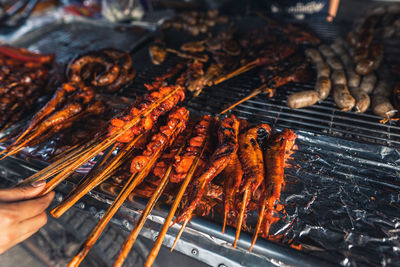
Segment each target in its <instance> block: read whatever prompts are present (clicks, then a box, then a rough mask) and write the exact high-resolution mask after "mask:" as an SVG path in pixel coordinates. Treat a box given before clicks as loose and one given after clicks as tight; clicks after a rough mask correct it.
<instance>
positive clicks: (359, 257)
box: [0, 21, 400, 266]
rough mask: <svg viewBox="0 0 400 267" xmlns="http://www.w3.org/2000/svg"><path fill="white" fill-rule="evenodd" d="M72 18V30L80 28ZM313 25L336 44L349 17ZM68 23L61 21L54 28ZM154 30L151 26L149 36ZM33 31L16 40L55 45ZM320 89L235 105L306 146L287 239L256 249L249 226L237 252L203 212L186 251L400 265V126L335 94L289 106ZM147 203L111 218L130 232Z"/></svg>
mask: <svg viewBox="0 0 400 267" xmlns="http://www.w3.org/2000/svg"><path fill="white" fill-rule="evenodd" d="M79 23H80V22H79ZM71 25H72V24H71ZM71 25H70V26H69V27H73V26H71ZM309 25H310V27H311V28H313V29H314V30H315V31H316V32H317V33H318V34H319V35H320V36H321V37H322V38H323V40H325V41H327V42H330V41H332V40H333V39H334V38H335V37H336V36H338V35H341V34H342V33H343V32H342V30H343V29H344V27H343V25H340V24H326V23H320V22H316V21H314V22H313V21H311V22H310V24H309ZM62 29H63V27H61V26H60V28H56V30H55V32H57V31H60V30H62ZM78 32H79V31H78ZM36 34H37V33H36ZM153 34H154V33H149V34H148V35H146V38H147V37H149V36H152V35H153ZM31 36H35V38H24V39H21V40H20V41H16V44H19V45H24V46H26V47H28V48H30V47H33V48H35V49H37V50H42V48H44V47H47V45H48V44H47V45H43V47H42V46H41V45H40V43H42V44H45V43H46V39H44V40H43V39H41V40H42V41H41V42H34V41H32V40H39V39H40V38H39V39H38V37H37V36H36V35H31ZM38 36H39V35H38ZM53 36H57V35H53ZM62 38H65V37H62V36H61V35H60V36H59V39H60V40H61V39H62ZM143 38H144V37H143ZM146 38H144V39H140V40H136V41H135V42H134V43H130V44H129V46H128V47H126V48H129V49H134V50H135V52H134V53H133V57H134V60H135V62H143V61H144V62H149V60H148V56H147V47H146V46H144V47H142V48H141V49H139V46H138V44H139V43H141V42H142V41H143V40H145V39H146ZM59 39H57V38H53V40H52V42H54V43H57V42H59V41H60V40H59ZM30 41H32V42H31V43H30ZM48 42H50V40H48ZM96 48H97V47H96ZM74 49H76V47H74V48H73V49H72V50H73V51H74V52H76V50H74ZM68 51H70V50H68ZM43 52H47V51H43ZM176 62H177V61H176V59H174V58H171V59H169V61H168V62H167V64H164V65H163V66H162V67H154V66H151V65H150V64H147V63H146V64H140V65H139V66H137V69H138V70H139V71H140V73H139V75H138V77H137V79H136V80H135V83H134V84H133V85H131V86H130V87H128V88H126V89H125V90H124V91H123V93H122V94H123V95H125V96H130V97H134V96H136V95H138V94H139V95H140V94H142V93H143V92H144V91H145V88H144V86H143V83H144V82H147V81H149V79H151V78H152V77H154V76H156V75H158V74H161V73H163V72H164V71H165V70H166V69H167V68H168V66H172V65H174V64H176ZM256 77H257V75H256V73H255V72H249V73H246V74H244V75H242V76H240V77H237V78H234V79H232V80H230V81H227V82H225V83H222V84H220V85H218V86H213V87H211V88H207V89H205V90H204V92H203V93H202V94H201V95H200V96H199V97H198V98H189V99H187V100H186V103H185V104H186V106H188V108H189V109H190V110H191V111H193V112H194V113H212V114H217V113H218V112H220V111H222V110H223V108H224V107H226V106H227V105H228V104H230V103H232V102H234V101H236V100H238V99H239V98H241V97H244V96H246V95H247V94H249V93H250V92H251V91H252V90H253V89H255V88H256V87H258V86H259V81H258V79H257V78H256ZM311 88H313V83H309V84H288V85H286V86H284V87H282V88H280V89H279V90H278V91H277V95H276V96H275V97H273V98H267V97H266V96H264V95H258V96H256V97H255V98H253V99H251V100H249V101H247V102H245V103H243V104H241V105H239V106H238V107H236V108H235V110H234V113H235V114H237V115H238V116H239V117H242V118H246V119H248V120H249V121H251V122H257V123H260V122H266V123H269V124H270V125H271V127H274V128H276V129H283V128H290V129H293V130H295V132H296V133H297V134H298V139H297V145H298V147H297V149H296V153H294V154H293V158H292V159H290V160H289V162H288V165H289V166H290V167H288V168H287V170H286V173H287V177H286V186H285V187H284V190H283V192H282V196H281V199H280V202H281V203H282V204H284V205H285V207H286V209H287V210H286V211H287V218H286V219H285V220H283V221H282V222H278V223H277V224H275V225H273V226H272V228H271V231H272V232H273V233H276V234H277V235H280V234H285V236H284V238H282V239H281V240H280V241H279V242H273V241H267V240H262V239H261V238H260V239H259V241H258V242H257V244H256V246H255V247H254V249H253V253H249V252H248V251H247V249H248V247H249V245H250V240H251V236H250V235H249V234H246V233H242V235H241V238H240V240H239V242H238V248H237V249H236V250H234V249H233V248H232V247H231V245H230V244H231V243H232V242H233V240H234V229H228V230H227V233H226V234H225V235H222V233H221V225H220V224H218V223H215V222H212V221H208V220H204V219H201V218H194V219H193V220H192V221H191V222H190V223H189V224H188V227H187V228H186V229H187V230H186V231H185V232H184V234H183V235H182V238H181V240H180V241H179V242H178V244H177V246H176V248H175V249H176V250H177V251H179V252H182V253H184V254H186V255H189V256H191V257H194V258H196V259H198V260H200V261H203V262H205V263H207V264H210V265H212V266H236V265H251V266H252V265H273V264H288V265H294V266H306V265H307V266H321V265H337V264H342V265H349V264H354V265H355V264H372V265H380V264H383V263H389V264H394V265H395V264H400V262H399V257H398V254H397V252H396V251H395V249H393V248H396V247H398V238H399V235H398V225H399V223H400V219H399V218H398V214H397V213H398V212H396V211H398V210H399V206H400V202H399V194H398V192H399V191H400V179H399V176H400V175H399V174H400V164H399V160H398V159H399V155H400V127H399V124H398V123H397V122H389V123H387V124H380V123H379V119H380V118H379V117H377V116H375V115H373V114H371V113H370V111H368V112H367V113H365V114H356V113H353V112H342V111H340V110H338V109H337V108H336V106H335V104H334V103H333V101H332V98H330V97H329V98H328V99H326V100H325V101H324V102H323V103H321V104H318V105H314V106H312V107H309V108H304V109H301V110H291V109H289V108H287V107H286V105H285V99H286V98H287V96H288V95H289V94H291V93H292V92H297V91H301V90H305V89H311ZM45 164H46V163H43V162H40V161H36V160H33V161H30V162H28V161H27V160H26V159H24V158H21V157H11V158H8V159H6V160H4V161H1V162H0V174H1V176H3V177H6V178H7V179H9V180H10V181H14V182H15V181H16V180H18V179H21V177H27V176H29V175H30V174H31V173H33V172H35V171H37V170H38V169H40V168H42V167H43V166H44V165H45ZM80 177H81V176H80V175H75V176H74V177H72V178H71V179H70V180H69V181H67V182H65V183H63V184H62V185H61V186H59V187H58V188H57V192H58V194H57V199H58V201H60V200H61V199H62V197H63V195H64V194H65V193H66V192H69V191H70V190H71V189H72V187H73V186H74V185H75V184H76V183H77V181H78V180H79V179H80ZM112 199H113V196H112V195H110V194H107V193H105V192H101V191H98V190H94V191H93V192H91V193H90V194H89V195H88V196H85V197H84V198H83V200H82V201H81V202H80V203H79V205H78V206H79V207H80V208H82V209H85V210H87V211H88V212H90V213H92V214H93V216H97V217H99V216H101V214H102V213H104V211H105V210H106V209H107V207H108V204H110V203H111V201H112ZM144 205H145V201H143V200H140V199H138V200H135V201H134V202H127V203H125V205H124V206H123V207H122V208H121V209H120V211H119V212H118V214H117V215H116V216H115V218H114V219H113V221H112V222H113V223H115V224H118V225H120V226H121V228H122V229H126V230H130V229H131V228H132V227H133V225H134V222H135V220H136V219H137V218H138V217H139V215H138V214H139V213H138V211H140V209H141V208H143V207H144ZM167 212H168V207H164V206H162V207H160V208H158V209H156V210H155V211H154V212H153V213H152V215H151V216H150V218H149V220H148V222H147V223H146V225H145V228H144V229H143V230H142V233H141V235H142V236H144V237H147V238H149V239H152V240H155V239H156V237H157V234H158V231H159V230H160V229H161V225H162V223H163V218H165V217H166V215H167ZM178 229H179V228H178V226H174V227H173V228H172V229H171V230H170V231H169V232H168V234H167V237H166V239H165V241H164V245H166V246H168V247H170V246H171V245H172V243H173V240H174V237H175V235H176V234H177V232H178ZM321 229H323V230H321ZM293 241H295V243H296V244H301V245H302V248H303V249H302V251H298V250H296V249H294V248H291V247H290V246H289V245H290V244H292V242H293Z"/></svg>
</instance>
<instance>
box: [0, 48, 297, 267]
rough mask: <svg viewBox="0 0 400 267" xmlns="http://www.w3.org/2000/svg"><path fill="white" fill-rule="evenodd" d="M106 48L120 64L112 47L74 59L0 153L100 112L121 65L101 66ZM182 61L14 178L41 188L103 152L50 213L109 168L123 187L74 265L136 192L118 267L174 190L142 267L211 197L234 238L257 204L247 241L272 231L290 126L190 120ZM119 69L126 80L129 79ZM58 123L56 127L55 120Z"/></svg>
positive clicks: (108, 175)
mask: <svg viewBox="0 0 400 267" xmlns="http://www.w3.org/2000/svg"><path fill="white" fill-rule="evenodd" d="M106 52H107V53H108V52H112V54H110V55H114V56H116V55H118V56H119V57H118V59H119V60H118V61H116V62H118V63H121V62H124V60H123V59H124V54H123V53H122V52H121V51H116V50H102V51H99V52H93V53H89V54H86V55H83V56H80V57H78V58H76V59H75V60H73V61H72V62H71V63H70V64H69V66H68V68H67V73H68V82H66V83H64V84H62V85H61V87H60V89H58V90H57V91H56V93H55V94H54V96H53V98H52V99H51V100H50V101H49V102H48V103H47V104H46V105H45V106H44V107H43V108H42V109H41V110H40V111H39V112H38V113H36V114H35V116H34V117H33V118H32V120H31V122H30V123H29V124H28V125H27V126H26V128H25V129H24V130H23V131H21V132H20V133H19V134H18V135H17V136H15V137H13V139H11V140H13V141H14V142H13V143H12V144H11V145H10V146H9V147H8V148H6V150H5V151H3V158H4V157H7V156H10V155H13V154H15V153H17V152H18V151H20V150H21V149H23V148H25V147H27V146H29V145H30V144H31V143H32V142H38V140H41V138H44V136H46V137H47V136H49V135H53V134H54V133H55V131H61V129H62V127H63V126H62V125H65V124H66V125H71V124H73V123H74V122H76V121H77V120H78V119H80V118H82V117H83V116H85V115H86V114H92V113H93V112H95V111H93V110H96V109H92V108H91V107H92V106H93V105H94V106H101V105H100V104H97V103H98V100H96V90H108V89H107V88H109V87H113V86H112V85H113V83H115V81H116V80H118V79H119V77H120V76H119V75H121V72H122V70H123V68H120V67H119V66H120V65H119V64H111V65H107V64H105V65H102V64H104V61H103V56H104V55H106ZM98 64H100V66H98ZM122 66H124V65H122ZM183 66H186V62H185V63H182V64H177V65H176V66H174V67H173V68H171V69H169V70H168V71H167V72H166V73H165V74H163V75H161V76H159V77H156V78H155V79H154V80H153V82H152V83H149V84H147V85H146V87H147V88H148V93H146V94H145V95H144V96H143V97H138V98H137V99H136V101H134V102H133V103H132V104H131V105H130V106H129V107H128V108H126V109H125V110H124V111H122V112H120V113H119V114H118V115H116V116H115V117H114V118H113V119H111V120H110V122H109V123H108V127H107V128H106V129H104V130H103V131H99V132H97V133H96V134H95V135H94V136H92V139H91V140H90V141H89V142H87V143H86V144H84V145H81V146H77V147H75V148H72V149H70V150H68V151H66V153H63V155H62V156H60V157H58V158H57V160H55V161H54V162H53V163H52V164H50V165H49V166H48V167H46V168H44V169H43V170H41V171H39V172H38V173H36V174H34V175H32V176H31V177H28V178H27V179H25V180H24V181H22V182H21V183H19V185H25V184H29V183H32V182H35V181H39V180H48V182H47V184H46V186H45V188H44V190H43V191H42V193H41V194H42V195H44V194H47V193H48V192H50V191H51V190H53V189H54V188H55V187H56V186H57V185H58V184H60V183H61V182H62V181H64V180H65V179H67V178H68V177H69V176H70V175H71V174H73V173H74V172H75V171H76V170H77V169H78V168H80V167H81V166H82V165H83V164H85V163H86V162H88V161H89V160H91V159H92V158H93V157H95V156H96V155H98V154H100V153H101V152H104V154H103V156H102V157H101V159H100V160H99V161H98V162H97V164H96V166H95V167H94V168H93V169H92V170H91V171H90V172H89V173H88V174H87V175H86V176H85V177H84V179H83V180H82V182H81V183H80V184H79V185H77V186H76V188H74V189H73V190H72V191H71V192H70V194H69V195H68V196H67V197H66V198H65V199H64V200H63V201H62V202H61V203H60V204H59V205H58V206H57V207H56V208H54V209H53V210H52V211H51V214H52V215H53V216H54V217H60V216H61V215H62V214H64V213H65V212H66V211H67V210H68V209H69V208H70V207H72V206H73V205H74V204H75V203H76V202H77V201H78V200H79V199H80V198H81V197H83V196H84V195H85V194H87V193H88V192H89V191H91V190H92V189H94V188H95V187H96V186H98V185H99V184H102V183H104V182H105V181H107V180H111V181H115V179H116V178H114V179H113V178H112V177H114V176H115V177H118V178H119V182H120V184H121V185H122V189H121V190H120V191H119V193H118V196H117V197H116V198H115V200H114V202H113V204H112V205H111V206H110V207H109V209H108V210H107V212H106V213H105V215H104V216H103V217H102V219H101V220H100V221H99V223H98V224H97V225H96V227H95V228H94V229H93V231H92V232H91V234H90V236H89V237H88V239H87V240H86V241H85V243H84V244H83V245H82V247H81V248H80V250H79V251H78V253H77V254H76V255H75V257H74V258H73V259H72V261H71V262H70V266H77V265H79V264H80V263H81V262H82V260H83V259H84V258H85V256H86V255H87V253H88V252H89V251H90V249H91V248H92V246H93V245H94V243H95V242H96V240H97V239H98V238H99V236H100V235H101V233H102V231H103V230H104V228H105V227H106V225H107V224H108V223H109V221H110V219H111V218H112V217H113V216H114V215H115V213H116V212H117V211H118V209H119V208H120V207H121V205H122V204H123V203H124V201H125V200H126V199H127V198H129V196H131V194H132V193H133V194H136V195H142V196H143V195H145V196H147V197H149V198H150V199H149V202H148V204H147V206H146V208H145V210H144V211H143V213H142V215H141V218H140V219H139V221H138V222H137V225H136V226H135V227H134V229H133V230H132V232H131V234H130V236H129V237H128V239H127V240H126V242H125V243H124V245H123V247H122V248H121V251H120V254H119V255H118V257H117V258H116V260H115V266H121V265H122V263H123V262H124V259H125V258H126V255H127V254H128V253H129V251H130V249H131V247H132V245H133V243H134V241H135V240H136V238H137V236H138V234H139V233H140V230H141V229H142V227H143V225H144V223H145V221H146V219H147V216H148V215H149V214H150V212H151V211H152V209H153V207H154V206H155V204H156V202H157V201H158V200H159V198H160V197H161V196H162V195H163V194H167V192H168V191H169V192H171V191H170V190H171V189H174V188H175V189H174V190H175V193H176V192H177V193H176V194H174V195H175V198H174V199H173V203H172V207H171V211H170V213H169V214H168V217H167V218H166V220H165V224H164V226H163V229H162V230H161V232H160V235H159V237H158V240H157V242H156V244H155V246H154V249H153V250H152V252H151V254H150V256H149V258H148V261H147V263H146V266H151V265H152V263H153V262H154V260H155V258H156V256H157V254H158V251H159V249H160V247H161V244H162V242H163V239H164V237H165V234H166V232H167V231H168V228H169V227H170V223H171V222H172V221H173V220H174V217H175V220H174V223H182V228H181V231H180V232H179V234H178V236H177V239H176V241H178V240H179V237H180V236H181V234H182V232H183V230H184V229H185V227H186V226H187V224H188V223H189V221H190V220H191V219H192V218H193V216H195V215H200V216H204V215H207V214H208V213H209V212H210V210H211V209H212V208H213V207H215V206H217V205H221V206H222V207H223V210H224V211H223V217H224V221H223V224H222V225H223V227H222V231H225V227H226V225H228V226H232V227H236V229H237V230H236V238H235V242H234V244H233V245H234V246H236V244H237V241H238V239H239V235H240V232H241V230H242V229H244V230H246V231H248V230H249V226H247V225H246V218H247V214H248V213H249V212H251V211H254V210H256V211H257V212H258V214H259V220H258V223H257V225H256V227H255V230H254V238H253V245H254V243H255V242H256V239H257V236H258V235H261V236H263V237H268V233H269V227H270V225H271V223H272V222H273V221H274V220H273V218H272V217H273V215H274V207H275V204H276V202H277V200H279V196H280V191H281V188H282V184H283V178H284V162H285V158H286V157H287V155H288V154H289V152H290V150H291V149H292V147H293V144H294V139H295V135H294V134H293V132H292V131H290V130H284V131H282V132H277V133H273V134H271V129H270V127H269V126H268V125H267V124H260V125H256V126H251V125H249V124H248V123H247V122H246V121H243V120H239V119H237V118H236V117H235V116H234V115H230V116H224V117H212V116H209V115H204V116H203V117H202V118H201V119H200V120H197V119H196V118H191V117H190V116H189V111H188V110H187V109H186V108H184V107H182V106H179V103H180V102H182V101H183V99H184V96H185V87H186V84H187V82H188V79H191V72H192V69H190V68H184V67H183ZM126 69H127V68H126ZM131 72H132V71H131V70H130V72H122V73H125V74H126V73H131ZM116 73H119V75H117V74H116ZM122 77H123V78H124V81H126V77H125V76H122ZM124 83H125V82H124ZM124 83H123V84H124ZM113 90H114V89H113ZM71 107H74V108H71ZM73 111H76V112H73ZM58 123H59V124H58ZM58 125H59V126H60V127H56V126H58ZM118 171H119V173H118ZM121 171H122V172H123V173H124V174H125V176H124V175H121ZM127 174H129V175H127ZM218 180H219V181H218ZM213 181H215V183H213ZM175 244H176V242H175Z"/></svg>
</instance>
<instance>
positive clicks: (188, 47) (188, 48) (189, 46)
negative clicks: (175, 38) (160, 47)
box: [181, 41, 205, 53]
mask: <svg viewBox="0 0 400 267" xmlns="http://www.w3.org/2000/svg"><path fill="white" fill-rule="evenodd" d="M181 50H182V51H185V52H191V53H201V52H204V50H205V46H204V41H197V42H189V43H184V44H183V45H181Z"/></svg>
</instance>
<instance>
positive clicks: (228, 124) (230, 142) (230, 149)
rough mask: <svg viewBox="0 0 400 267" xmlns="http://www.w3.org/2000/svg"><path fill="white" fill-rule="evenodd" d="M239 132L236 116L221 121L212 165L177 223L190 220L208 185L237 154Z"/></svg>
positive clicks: (195, 184)
mask: <svg viewBox="0 0 400 267" xmlns="http://www.w3.org/2000/svg"><path fill="white" fill-rule="evenodd" d="M238 131H239V122H238V120H237V119H236V118H235V116H233V115H231V116H230V117H227V118H226V119H224V120H222V121H221V125H220V126H219V129H218V141H219V145H218V147H217V149H216V150H215V151H214V153H213V154H212V156H211V158H210V163H209V164H208V165H207V167H206V169H205V171H204V172H203V174H201V176H200V177H199V178H198V179H197V180H195V181H194V183H193V185H192V188H193V191H192V192H191V194H190V201H189V202H188V203H189V204H188V205H187V206H186V207H185V208H184V209H183V212H182V213H181V214H180V215H179V216H178V218H176V220H175V221H176V222H181V221H183V220H187V219H190V218H191V216H192V213H193V211H194V210H195V209H196V207H197V205H198V203H199V202H200V201H201V198H202V197H203V195H204V192H205V189H206V186H207V184H209V183H210V182H211V181H212V180H213V179H214V178H215V176H217V175H218V174H219V173H221V172H222V171H223V169H224V168H225V167H226V165H227V164H228V163H229V161H230V160H231V158H232V155H233V154H234V153H236V151H237V148H238V144H237V135H238Z"/></svg>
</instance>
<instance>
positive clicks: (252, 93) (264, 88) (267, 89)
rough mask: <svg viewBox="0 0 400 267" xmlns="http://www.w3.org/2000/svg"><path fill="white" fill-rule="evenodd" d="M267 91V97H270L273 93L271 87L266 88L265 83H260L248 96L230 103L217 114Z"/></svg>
mask: <svg viewBox="0 0 400 267" xmlns="http://www.w3.org/2000/svg"><path fill="white" fill-rule="evenodd" d="M263 92H264V93H268V94H269V97H272V96H273V95H274V89H271V88H267V85H266V84H263V85H261V86H260V87H258V88H256V89H254V91H253V92H251V93H250V94H249V95H248V96H246V97H244V98H242V99H240V100H239V101H237V102H236V103H234V104H232V105H231V106H229V107H228V108H226V109H224V110H223V111H221V113H219V115H222V114H224V113H226V112H228V111H229V110H231V109H233V108H235V107H236V106H238V105H240V104H242V103H243V102H246V101H247V100H249V99H252V98H253V97H255V96H257V95H259V94H260V93H263Z"/></svg>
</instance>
